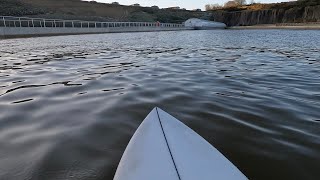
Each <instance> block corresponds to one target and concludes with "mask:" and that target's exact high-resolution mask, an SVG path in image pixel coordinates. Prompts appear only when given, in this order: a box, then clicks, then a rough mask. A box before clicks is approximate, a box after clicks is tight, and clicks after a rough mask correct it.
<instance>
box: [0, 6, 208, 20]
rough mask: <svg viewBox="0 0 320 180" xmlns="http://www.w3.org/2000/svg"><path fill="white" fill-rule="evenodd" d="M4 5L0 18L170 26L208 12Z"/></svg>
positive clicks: (120, 7) (146, 8)
mask: <svg viewBox="0 0 320 180" xmlns="http://www.w3.org/2000/svg"><path fill="white" fill-rule="evenodd" d="M0 5H1V8H0V15H8V16H34V17H43V18H57V19H80V20H96V21H148V22H155V21H160V22H170V23H182V22H184V21H186V20H187V19H189V18H192V17H198V18H205V17H204V15H205V13H204V12H196V11H187V10H181V9H159V8H155V7H140V6H123V5H119V4H116V3H112V4H106V3H98V2H95V1H91V2H88V1H81V0H1V1H0ZM2 7H3V8H2Z"/></svg>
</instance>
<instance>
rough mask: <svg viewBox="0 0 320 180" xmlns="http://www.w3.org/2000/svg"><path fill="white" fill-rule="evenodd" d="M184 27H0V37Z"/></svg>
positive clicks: (177, 28)
mask: <svg viewBox="0 0 320 180" xmlns="http://www.w3.org/2000/svg"><path fill="white" fill-rule="evenodd" d="M191 29H192V28H186V27H111V28H67V27H65V28H64V27H59V28H58V27H0V38H12V37H32V36H52V35H71V34H98V33H116V32H118V33H119V32H148V31H181V30H191Z"/></svg>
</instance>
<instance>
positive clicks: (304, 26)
mask: <svg viewBox="0 0 320 180" xmlns="http://www.w3.org/2000/svg"><path fill="white" fill-rule="evenodd" d="M228 29H297V30H320V23H292V24H290V23H288V24H259V25H253V26H232V27H228Z"/></svg>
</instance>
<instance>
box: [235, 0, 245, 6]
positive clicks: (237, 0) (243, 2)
mask: <svg viewBox="0 0 320 180" xmlns="http://www.w3.org/2000/svg"><path fill="white" fill-rule="evenodd" d="M234 2H235V3H236V4H237V5H238V6H242V5H245V4H246V0H234Z"/></svg>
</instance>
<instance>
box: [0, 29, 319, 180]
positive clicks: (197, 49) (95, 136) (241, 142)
mask: <svg viewBox="0 0 320 180" xmlns="http://www.w3.org/2000/svg"><path fill="white" fill-rule="evenodd" d="M0 45H1V46H0V147H1V148H0V179H1V180H2V179H3V180H24V179H35V180H43V179H46V180H50V179H63V180H64V179H68V180H70V179H80V180H81V179H101V180H102V179H112V178H113V175H114V173H115V170H116V167H117V164H118V162H119V160H120V158H121V155H122V153H123V151H124V149H125V147H126V145H127V143H128V141H129V139H130V138H131V136H132V135H133V133H134V131H135V130H136V128H137V127H138V126H139V124H140V123H141V122H142V120H143V119H144V117H145V116H146V115H147V114H148V113H149V111H151V109H152V108H153V107H155V106H159V107H161V108H163V109H164V110H166V111H167V112H169V113H171V114H172V115H174V116H175V117H177V118H178V119H180V120H181V121H182V122H184V123H185V124H187V125H188V126H190V127H191V128H192V129H194V130H195V131H196V132H198V133H199V134H200V135H201V136H203V137H204V138H205V139H207V140H208V141H209V142H210V143H211V144H213V145H214V146H215V147H216V148H217V149H218V150H219V151H220V152H222V153H223V154H224V155H225V156H226V157H228V158H229V159H230V160H231V161H232V162H233V163H234V164H235V165H236V166H237V167H238V168H239V169H240V170H241V171H242V172H243V173H244V174H246V175H247V176H248V178H250V179H268V180H269V179H304V180H306V179H319V178H320V171H319V167H320V52H319V51H320V31H287V30H281V31H278V30H257V31H255V30H250V31H245V30H243V31H237V30H230V31H227V30H226V31H184V32H154V33H131V34H130V33H123V34H104V35H80V36H61V37H43V38H28V39H11V40H2V41H0Z"/></svg>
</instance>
